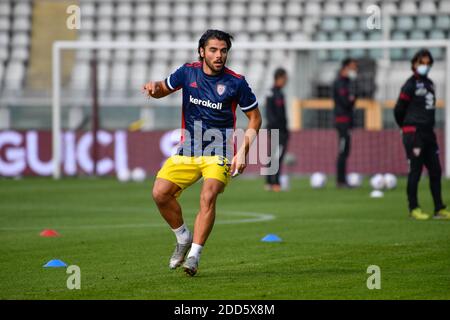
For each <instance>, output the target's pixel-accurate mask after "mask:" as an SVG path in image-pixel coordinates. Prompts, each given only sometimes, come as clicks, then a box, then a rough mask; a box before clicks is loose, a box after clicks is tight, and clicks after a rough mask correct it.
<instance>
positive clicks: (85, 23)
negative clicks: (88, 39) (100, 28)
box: [79, 17, 95, 33]
mask: <svg viewBox="0 0 450 320" xmlns="http://www.w3.org/2000/svg"><path fill="white" fill-rule="evenodd" d="M94 29H95V24H94V19H92V18H90V17H83V19H81V29H80V30H79V31H80V33H82V32H85V31H93V30H94Z"/></svg>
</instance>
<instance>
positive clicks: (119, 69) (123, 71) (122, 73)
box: [111, 62, 128, 95]
mask: <svg viewBox="0 0 450 320" xmlns="http://www.w3.org/2000/svg"><path fill="white" fill-rule="evenodd" d="M127 77H128V65H127V63H126V62H116V63H113V64H112V70H111V90H112V93H119V95H120V91H125V90H126V87H127V80H128V79H127Z"/></svg>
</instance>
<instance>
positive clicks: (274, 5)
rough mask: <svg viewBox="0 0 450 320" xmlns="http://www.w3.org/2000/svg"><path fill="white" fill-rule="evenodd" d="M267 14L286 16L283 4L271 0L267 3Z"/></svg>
mask: <svg viewBox="0 0 450 320" xmlns="http://www.w3.org/2000/svg"><path fill="white" fill-rule="evenodd" d="M267 15H268V16H276V17H283V16H284V10H283V5H282V4H281V3H278V2H269V3H268V5H267Z"/></svg>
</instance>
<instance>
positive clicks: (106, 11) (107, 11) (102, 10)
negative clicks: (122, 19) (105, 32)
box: [97, 1, 114, 17]
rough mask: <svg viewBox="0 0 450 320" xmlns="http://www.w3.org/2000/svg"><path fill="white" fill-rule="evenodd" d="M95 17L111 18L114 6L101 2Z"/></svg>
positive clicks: (107, 2)
mask: <svg viewBox="0 0 450 320" xmlns="http://www.w3.org/2000/svg"><path fill="white" fill-rule="evenodd" d="M97 15H98V16H99V17H112V16H113V15H114V4H113V3H112V2H109V1H102V2H100V3H99V4H98V8H97Z"/></svg>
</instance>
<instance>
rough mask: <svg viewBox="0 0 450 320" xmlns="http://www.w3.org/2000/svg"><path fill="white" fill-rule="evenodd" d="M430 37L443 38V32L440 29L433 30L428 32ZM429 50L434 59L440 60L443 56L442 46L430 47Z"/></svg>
mask: <svg viewBox="0 0 450 320" xmlns="http://www.w3.org/2000/svg"><path fill="white" fill-rule="evenodd" d="M430 39H434V40H438V39H445V33H444V32H443V31H442V30H433V31H431V32H430ZM430 52H431V54H432V55H433V58H434V59H436V60H440V59H442V58H443V57H444V52H443V48H430Z"/></svg>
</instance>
